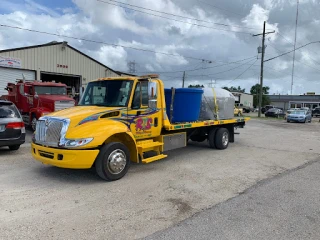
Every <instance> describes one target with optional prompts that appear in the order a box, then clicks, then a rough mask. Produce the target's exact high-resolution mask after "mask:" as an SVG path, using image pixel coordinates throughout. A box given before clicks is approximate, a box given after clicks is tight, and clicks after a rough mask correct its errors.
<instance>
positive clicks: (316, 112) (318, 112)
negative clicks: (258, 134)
mask: <svg viewBox="0 0 320 240" xmlns="http://www.w3.org/2000/svg"><path fill="white" fill-rule="evenodd" d="M319 116H320V107H316V108H315V109H313V110H312V117H319Z"/></svg>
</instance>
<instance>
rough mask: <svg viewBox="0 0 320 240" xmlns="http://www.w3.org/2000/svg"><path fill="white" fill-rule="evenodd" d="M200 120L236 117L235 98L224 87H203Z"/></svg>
mask: <svg viewBox="0 0 320 240" xmlns="http://www.w3.org/2000/svg"><path fill="white" fill-rule="evenodd" d="M203 91H204V92H203V95H202V103H201V111H200V117H199V120H209V119H210V120H217V119H218V120H220V119H231V118H233V117H234V104H235V98H234V96H233V94H232V93H231V92H229V91H227V90H225V89H222V88H203Z"/></svg>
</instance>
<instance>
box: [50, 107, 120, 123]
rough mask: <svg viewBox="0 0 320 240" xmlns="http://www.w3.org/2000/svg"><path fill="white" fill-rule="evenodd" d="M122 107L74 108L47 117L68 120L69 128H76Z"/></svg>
mask: <svg viewBox="0 0 320 240" xmlns="http://www.w3.org/2000/svg"><path fill="white" fill-rule="evenodd" d="M121 109H124V108H122V107H98V106H75V107H72V108H68V109H64V110H61V111H57V112H54V113H51V114H49V115H47V116H52V117H61V118H68V119H70V121H71V122H70V127H73V126H76V125H78V124H79V123H84V122H86V121H93V120H97V119H98V118H99V117H100V116H102V115H104V114H107V113H111V112H116V111H119V110H121Z"/></svg>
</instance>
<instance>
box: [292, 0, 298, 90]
mask: <svg viewBox="0 0 320 240" xmlns="http://www.w3.org/2000/svg"><path fill="white" fill-rule="evenodd" d="M298 13H299V0H297V14H296V30H295V33H294V45H293V50H294V51H293V59H292V76H291V95H292V88H293V73H294V59H295V57H296V42H297V27H298Z"/></svg>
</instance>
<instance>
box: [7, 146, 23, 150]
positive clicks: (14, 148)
mask: <svg viewBox="0 0 320 240" xmlns="http://www.w3.org/2000/svg"><path fill="white" fill-rule="evenodd" d="M19 148H20V145H12V146H9V149H10V150H12V151H16V150H18V149H19Z"/></svg>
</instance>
